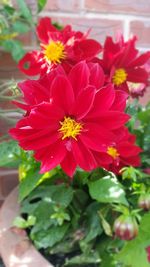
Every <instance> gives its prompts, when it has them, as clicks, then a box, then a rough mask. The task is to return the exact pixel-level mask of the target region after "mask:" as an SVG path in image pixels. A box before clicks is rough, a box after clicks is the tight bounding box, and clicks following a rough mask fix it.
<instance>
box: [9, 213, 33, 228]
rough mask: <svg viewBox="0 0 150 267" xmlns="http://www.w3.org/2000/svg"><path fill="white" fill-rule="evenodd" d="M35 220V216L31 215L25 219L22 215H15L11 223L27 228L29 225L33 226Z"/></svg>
mask: <svg viewBox="0 0 150 267" xmlns="http://www.w3.org/2000/svg"><path fill="white" fill-rule="evenodd" d="M35 222H36V218H35V217H34V216H32V215H29V216H28V218H27V220H25V219H23V218H22V217H19V216H18V217H16V218H15V220H14V222H13V225H14V226H16V227H19V228H23V229H24V228H28V227H30V226H33V225H34V224H35Z"/></svg>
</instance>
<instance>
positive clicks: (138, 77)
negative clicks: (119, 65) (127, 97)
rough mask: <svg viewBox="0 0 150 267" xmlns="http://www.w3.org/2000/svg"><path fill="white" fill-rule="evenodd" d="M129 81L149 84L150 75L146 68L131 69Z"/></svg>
mask: <svg viewBox="0 0 150 267" xmlns="http://www.w3.org/2000/svg"><path fill="white" fill-rule="evenodd" d="M127 80H128V81H129V82H134V83H147V81H148V73H147V71H146V70H145V69H144V68H136V69H132V70H130V69H129V70H128V77H127Z"/></svg>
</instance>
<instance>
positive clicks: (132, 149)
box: [117, 142, 142, 158]
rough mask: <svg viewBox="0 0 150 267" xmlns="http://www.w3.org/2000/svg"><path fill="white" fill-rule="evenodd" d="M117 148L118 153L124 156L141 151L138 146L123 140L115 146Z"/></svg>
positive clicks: (133, 154)
mask: <svg viewBox="0 0 150 267" xmlns="http://www.w3.org/2000/svg"><path fill="white" fill-rule="evenodd" d="M117 149H118V152H119V154H120V155H122V156H123V157H124V158H128V157H131V156H135V155H137V154H139V153H140V152H141V151H142V149H141V148H140V147H138V146H136V145H133V144H130V143H129V142H123V143H122V144H121V143H120V144H119V145H118V146H117Z"/></svg>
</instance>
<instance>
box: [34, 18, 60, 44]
mask: <svg viewBox="0 0 150 267" xmlns="http://www.w3.org/2000/svg"><path fill="white" fill-rule="evenodd" d="M57 31H58V30H57V29H56V28H55V27H54V26H53V25H52V23H51V19H50V18H49V17H45V18H41V19H40V21H39V23H38V26H37V35H38V37H39V39H40V41H41V42H43V43H48V41H49V39H50V33H51V32H57Z"/></svg>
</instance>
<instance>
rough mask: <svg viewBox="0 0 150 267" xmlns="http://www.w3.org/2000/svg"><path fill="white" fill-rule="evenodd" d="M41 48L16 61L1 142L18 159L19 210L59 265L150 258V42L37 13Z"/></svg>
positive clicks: (144, 265) (6, 155)
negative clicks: (13, 94) (18, 77)
mask: <svg viewBox="0 0 150 267" xmlns="http://www.w3.org/2000/svg"><path fill="white" fill-rule="evenodd" d="M36 34H37V38H38V40H39V48H38V49H37V50H34V51H29V52H27V53H26V54H25V55H24V56H23V57H22V58H21V59H20V58H19V63H18V67H19V69H20V71H21V72H23V73H25V74H26V75H28V76H31V77H29V78H28V79H26V80H24V81H21V82H19V83H18V85H17V88H16V90H17V91H18V92H19V95H18V97H17V100H16V99H14V101H13V104H14V105H15V106H16V107H17V109H20V118H19V119H17V123H16V125H15V126H13V128H11V129H10V130H9V135H10V136H11V137H12V139H11V140H7V141H5V142H3V143H1V144H0V147H1V152H0V153H1V154H2V155H3V156H2V160H1V166H7V167H12V166H15V167H18V170H19V199H18V201H20V205H21V213H20V216H19V217H17V218H16V219H15V221H14V225H15V226H17V227H20V228H23V229H26V230H27V233H28V235H29V237H30V239H31V241H32V242H33V244H34V245H35V247H36V248H37V249H38V250H40V252H41V253H42V254H43V255H44V256H45V257H46V258H47V259H48V260H49V261H50V262H51V263H52V264H53V265H54V266H55V267H63V266H76V267H77V266H87V267H94V266H96V267H149V266H150V157H149V153H150V142H149V137H150V124H149V121H150V103H147V105H146V106H142V105H140V102H139V99H140V97H142V96H143V95H144V94H145V92H146V90H148V85H149V64H148V61H149V59H150V52H146V53H143V54H140V52H139V51H138V49H137V48H136V41H137V37H136V36H133V37H131V38H130V39H129V40H124V37H123V35H121V34H119V35H117V37H114V38H112V37H110V36H106V39H105V42H104V44H100V43H99V42H98V41H96V40H94V39H91V38H90V31H87V32H85V33H83V32H81V31H76V30H75V29H73V28H72V26H71V25H65V26H64V25H57V24H55V23H54V22H52V20H51V19H50V18H49V17H43V18H40V19H39V20H38V23H37V26H36Z"/></svg>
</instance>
